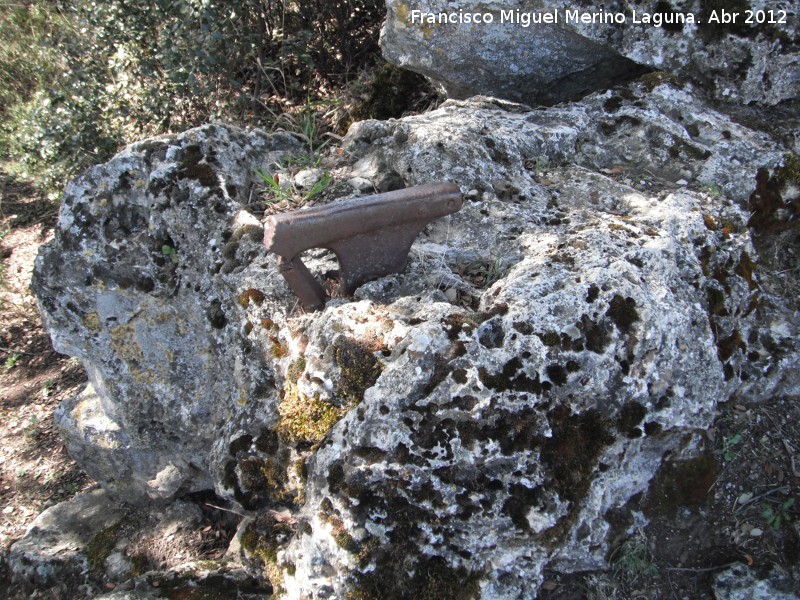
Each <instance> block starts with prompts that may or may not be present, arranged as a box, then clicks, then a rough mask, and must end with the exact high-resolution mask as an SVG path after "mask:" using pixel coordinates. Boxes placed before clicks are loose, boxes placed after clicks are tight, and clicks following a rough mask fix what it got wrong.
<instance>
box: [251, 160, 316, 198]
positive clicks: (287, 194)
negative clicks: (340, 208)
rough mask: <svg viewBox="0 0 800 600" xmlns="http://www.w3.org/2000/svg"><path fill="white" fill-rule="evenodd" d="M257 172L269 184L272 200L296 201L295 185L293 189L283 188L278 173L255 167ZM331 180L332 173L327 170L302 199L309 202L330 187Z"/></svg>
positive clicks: (268, 188)
mask: <svg viewBox="0 0 800 600" xmlns="http://www.w3.org/2000/svg"><path fill="white" fill-rule="evenodd" d="M255 173H256V175H258V176H259V177H260V178H261V180H262V181H263V182H264V183H265V184H267V188H266V189H267V191H268V192H269V193H270V195H271V196H272V198H271V200H270V202H272V203H275V202H280V201H281V200H286V201H287V202H293V201H295V196H296V195H297V190H296V189H295V188H294V186H292V187H291V189H285V188H282V187H281V185H280V180H279V178H278V175H275V176H272V175H270V174H269V173H267V172H266V171H265V170H264V169H261V168H257V169H255ZM330 182H331V174H330V173H328V172H325V173H324V174H323V175H322V177H321V178H320V180H319V181H317V183H315V184H314V185H313V186H312V187H311V189H310V190H309V191H308V192H306V193H305V194H304V195H303V196H302V197H301V199H302V201H303V202H307V201H308V200H311V198H313V197H314V196H317V195H318V194H320V193H322V192H323V191H324V190H325V188H327V187H328V184H329V183H330Z"/></svg>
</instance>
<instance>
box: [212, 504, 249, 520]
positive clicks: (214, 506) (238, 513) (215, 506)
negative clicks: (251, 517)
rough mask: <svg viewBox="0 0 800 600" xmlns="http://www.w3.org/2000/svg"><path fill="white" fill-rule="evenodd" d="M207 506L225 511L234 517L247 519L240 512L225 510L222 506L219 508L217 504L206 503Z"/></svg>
mask: <svg viewBox="0 0 800 600" xmlns="http://www.w3.org/2000/svg"><path fill="white" fill-rule="evenodd" d="M204 504H205V505H206V506H210V507H211V508H216V509H217V510H224V511H225V512H229V513H233V514H234V515H239V516H240V517H247V515H246V514H244V513H240V512H239V511H238V510H231V509H230V508H223V507H222V506H217V505H215V504H211V503H210V502H204Z"/></svg>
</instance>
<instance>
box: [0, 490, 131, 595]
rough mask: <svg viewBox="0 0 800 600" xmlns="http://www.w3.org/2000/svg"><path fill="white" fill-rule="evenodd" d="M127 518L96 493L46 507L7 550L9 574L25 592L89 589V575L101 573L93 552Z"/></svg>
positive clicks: (93, 580)
mask: <svg viewBox="0 0 800 600" xmlns="http://www.w3.org/2000/svg"><path fill="white" fill-rule="evenodd" d="M128 515H129V510H127V509H126V508H125V507H123V506H121V505H119V504H118V503H116V502H115V501H114V500H113V499H111V498H109V496H108V494H107V493H106V492H104V491H102V490H99V489H98V490H94V491H92V492H88V493H86V494H82V495H80V496H77V497H75V498H73V499H72V500H69V501H67V502H62V503H61V504H57V505H56V506H53V507H51V508H48V509H47V510H45V511H44V512H43V513H42V514H40V515H39V516H38V517H36V520H34V522H33V523H32V524H31V526H30V527H29V529H28V532H27V533H26V535H25V537H24V538H23V539H22V540H20V541H18V542H16V543H15V544H13V545H12V546H11V549H10V551H9V554H8V564H9V570H10V571H11V572H12V573H13V574H14V579H15V580H16V582H17V583H18V584H20V585H22V586H23V587H24V586H30V587H38V588H48V587H53V586H62V587H66V589H72V590H73V591H74V592H77V590H78V589H80V588H81V587H83V588H85V589H86V590H87V591H88V590H91V589H93V584H95V585H96V584H97V582H98V581H99V578H97V577H93V576H94V575H96V574H97V573H91V574H89V575H88V576H87V574H88V573H89V572H90V571H93V570H95V569H97V570H99V572H100V573H102V569H103V566H104V565H103V561H102V560H95V559H97V557H96V556H94V555H93V553H92V550H93V549H96V547H97V546H99V545H101V542H100V540H101V538H102V537H103V533H104V532H108V531H111V530H113V529H114V528H116V527H119V525H120V523H121V522H122V521H123V520H124V519H125V518H126V517H127V516H128ZM102 558H103V559H104V558H105V557H102ZM76 597H77V595H76Z"/></svg>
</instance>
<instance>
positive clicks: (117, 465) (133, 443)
mask: <svg viewBox="0 0 800 600" xmlns="http://www.w3.org/2000/svg"><path fill="white" fill-rule="evenodd" d="M299 148H300V144H299V143H298V142H297V141H296V140H294V139H293V138H291V137H290V136H288V135H275V136H266V135H264V134H262V133H259V132H249V133H248V132H245V131H242V130H237V129H235V128H224V127H221V126H215V125H211V126H208V127H205V128H202V129H198V130H194V131H192V132H189V133H187V134H184V135H181V136H179V137H172V138H169V137H166V138H160V139H156V140H151V141H147V142H143V143H140V144H134V145H132V146H130V147H129V148H128V149H126V150H125V151H124V152H123V153H122V154H120V155H119V156H117V157H116V158H115V159H114V160H113V161H112V162H111V163H109V164H107V165H101V166H98V167H95V168H93V169H90V170H89V171H88V172H87V173H86V174H85V175H84V176H83V177H81V178H80V179H78V180H77V181H76V182H74V183H73V184H71V185H70V186H69V188H68V189H67V191H66V193H65V196H64V200H63V203H62V208H61V215H60V225H59V230H58V233H57V234H56V239H55V241H54V242H53V243H52V244H50V245H49V246H48V247H46V248H45V249H44V250H43V251H42V253H41V256H40V257H39V259H38V261H37V263H36V268H35V273H34V277H33V282H32V286H33V289H34V290H35V293H36V294H37V297H38V299H39V302H40V304H41V307H42V315H43V318H44V322H45V326H46V327H47V328H48V330H49V331H50V333H51V337H52V339H53V344H54V346H55V348H56V349H57V350H58V351H59V352H63V353H67V354H72V355H74V356H77V357H78V358H80V359H81V361H82V362H83V364H84V366H85V367H86V369H87V372H88V374H89V380H90V382H91V386H90V387H89V388H87V390H86V392H85V393H83V394H82V395H81V396H80V397H78V398H76V399H75V400H73V401H72V402H71V403H69V404H67V405H65V406H63V407H62V408H61V410H60V412H59V413H58V415H57V420H58V423H59V425H60V427H61V430H62V432H63V434H64V438H65V441H66V444H67V446H68V447H69V449H70V451H71V452H72V453H73V455H74V456H76V458H77V460H78V461H79V462H80V463H81V465H82V467H83V468H84V469H85V470H86V472H87V473H89V474H90V475H91V476H92V477H93V478H94V479H96V480H97V481H98V482H100V483H101V484H102V485H104V486H105V487H106V488H107V489H109V490H112V491H114V492H115V493H116V494H117V495H118V496H120V497H123V498H125V499H126V500H128V501H131V502H146V501H148V500H149V499H155V500H169V499H171V498H173V497H175V496H176V495H178V494H179V493H185V492H191V491H196V490H201V489H209V488H213V487H214V481H213V479H212V478H211V476H210V473H209V471H210V468H211V467H210V460H211V459H210V456H209V450H210V448H211V447H212V446H213V444H214V443H215V442H216V441H217V440H219V439H220V438H221V437H222V431H224V430H225V428H226V427H228V426H234V425H232V421H233V417H234V416H235V415H243V414H245V413H253V412H257V411H258V410H260V409H266V412H267V414H270V413H274V407H272V408H270V403H271V402H273V403H274V400H275V396H274V388H273V387H272V383H271V382H272V378H273V374H272V369H271V367H270V366H269V364H267V362H266V361H265V359H264V357H263V356H260V355H259V353H258V352H256V353H254V354H253V355H250V356H248V353H249V352H250V350H251V347H250V345H249V342H247V334H246V333H245V332H244V330H243V329H244V327H245V322H246V319H245V318H244V314H245V309H244V307H243V305H242V304H243V303H249V302H250V301H251V300H252V302H253V305H254V306H255V304H258V303H259V297H260V296H259V294H260V293H261V292H259V291H258V289H257V288H261V287H264V284H267V285H271V286H274V285H275V284H276V283H277V282H278V281H279V280H280V276H279V275H278V274H277V272H276V271H275V269H274V262H273V263H268V264H266V265H265V262H266V261H267V257H266V251H265V250H264V249H263V244H262V243H261V235H262V229H261V226H260V224H259V220H258V219H257V218H256V217H254V216H253V215H252V214H251V212H248V210H250V211H253V210H257V209H258V206H257V205H255V204H254V205H248V203H249V202H251V201H253V200H252V198H251V196H252V190H253V188H254V186H255V185H256V184H257V181H258V180H257V178H256V177H255V176H254V169H255V168H264V167H266V166H268V165H270V164H272V163H273V162H275V161H277V160H278V159H279V158H280V157H282V156H285V155H287V154H289V153H292V152H296V151H297V150H298V149H299ZM254 180H255V181H254ZM261 209H262V210H263V206H262V207H261ZM256 280H258V284H256ZM267 282H270V283H267ZM239 317H241V318H239ZM271 419H273V417H265V418H264V420H265V421H266V422H267V423H269V422H270V420H271Z"/></svg>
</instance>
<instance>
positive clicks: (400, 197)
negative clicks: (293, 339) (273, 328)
mask: <svg viewBox="0 0 800 600" xmlns="http://www.w3.org/2000/svg"><path fill="white" fill-rule="evenodd" d="M461 204H462V198H461V191H460V190H459V188H458V186H457V185H455V184H452V183H434V184H429V185H420V186H416V187H412V188H406V189H403V190H397V191H394V192H386V193H384V194H376V195H374V196H368V197H362V198H353V199H352V200H343V201H341V202H334V203H332V204H326V205H324V206H318V207H314V208H310V209H306V210H296V211H292V212H287V213H282V214H278V215H272V216H270V217H269V218H268V219H267V222H266V225H265V228H264V244H265V245H266V246H267V250H269V251H270V252H274V253H275V254H277V255H278V269H279V270H280V273H281V275H283V277H284V278H285V279H286V282H287V283H288V284H289V287H290V288H292V291H294V293H295V294H296V295H297V297H298V298H299V299H300V302H301V303H302V304H303V306H304V307H305V308H306V309H307V310H316V309H319V308H321V307H322V306H323V305H324V304H325V300H326V299H327V298H328V294H327V293H326V291H325V289H324V288H323V286H322V285H321V284H320V282H319V281H317V279H316V278H315V277H314V275H312V274H311V272H310V271H309V270H308V269H307V268H306V266H305V265H304V264H303V263H302V261H301V260H300V254H301V253H302V252H304V251H305V250H309V249H310V248H327V249H329V250H332V251H333V252H334V254H336V257H337V258H338V259H339V266H340V274H339V285H338V290H337V292H338V293H339V294H341V295H349V294H352V293H353V291H355V289H356V288H357V287H358V286H360V285H361V284H363V283H365V282H367V281H369V280H371V279H376V278H378V277H383V276H384V275H389V274H390V273H399V272H401V271H402V270H403V269H404V268H405V266H406V260H407V259H408V252H409V250H410V249H411V244H412V243H413V242H414V240H415V239H416V237H417V235H419V233H420V232H421V231H422V229H423V228H424V227H425V225H427V224H428V223H430V222H431V221H433V220H434V219H438V218H439V217H443V216H445V215H449V214H451V213H454V212H456V211H458V210H459V209H460V208H461Z"/></svg>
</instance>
